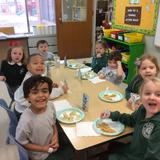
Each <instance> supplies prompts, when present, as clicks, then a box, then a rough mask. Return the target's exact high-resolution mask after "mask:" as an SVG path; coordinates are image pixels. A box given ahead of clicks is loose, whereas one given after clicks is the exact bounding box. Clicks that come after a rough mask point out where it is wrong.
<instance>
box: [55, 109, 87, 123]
mask: <svg viewBox="0 0 160 160" xmlns="http://www.w3.org/2000/svg"><path fill="white" fill-rule="evenodd" d="M84 117H85V114H84V112H83V111H82V110H80V109H78V108H67V109H64V110H61V111H59V112H58V113H57V119H58V120H59V121H60V122H62V123H66V124H74V123H77V122H79V121H81V120H82V119H84Z"/></svg>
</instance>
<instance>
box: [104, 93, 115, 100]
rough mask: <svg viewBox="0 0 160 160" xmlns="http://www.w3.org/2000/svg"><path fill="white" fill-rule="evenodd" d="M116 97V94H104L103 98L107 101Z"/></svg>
mask: <svg viewBox="0 0 160 160" xmlns="http://www.w3.org/2000/svg"><path fill="white" fill-rule="evenodd" d="M115 97H116V94H113V93H112V94H105V95H104V98H105V99H107V100H113V98H115Z"/></svg>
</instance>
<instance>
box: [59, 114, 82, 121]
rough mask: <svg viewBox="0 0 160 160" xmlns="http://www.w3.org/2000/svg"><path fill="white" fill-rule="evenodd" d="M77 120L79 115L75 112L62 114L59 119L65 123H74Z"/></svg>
mask: <svg viewBox="0 0 160 160" xmlns="http://www.w3.org/2000/svg"><path fill="white" fill-rule="evenodd" d="M79 118H80V114H79V113H78V112H76V111H70V112H69V111H68V112H64V113H63V114H62V115H61V119H62V120H63V121H67V122H74V121H76V120H78V119H79Z"/></svg>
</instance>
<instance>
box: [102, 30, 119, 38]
mask: <svg viewBox="0 0 160 160" xmlns="http://www.w3.org/2000/svg"><path fill="white" fill-rule="evenodd" d="M113 31H119V30H118V29H103V33H104V36H105V37H110V35H111V32H113Z"/></svg>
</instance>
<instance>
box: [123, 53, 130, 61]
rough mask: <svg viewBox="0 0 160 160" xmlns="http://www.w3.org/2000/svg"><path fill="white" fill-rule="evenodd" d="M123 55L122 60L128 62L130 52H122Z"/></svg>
mask: <svg viewBox="0 0 160 160" xmlns="http://www.w3.org/2000/svg"><path fill="white" fill-rule="evenodd" d="M121 55H122V62H125V63H128V61H129V58H130V54H129V52H122V53H121Z"/></svg>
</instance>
